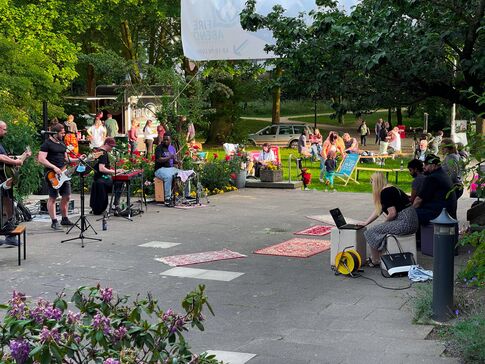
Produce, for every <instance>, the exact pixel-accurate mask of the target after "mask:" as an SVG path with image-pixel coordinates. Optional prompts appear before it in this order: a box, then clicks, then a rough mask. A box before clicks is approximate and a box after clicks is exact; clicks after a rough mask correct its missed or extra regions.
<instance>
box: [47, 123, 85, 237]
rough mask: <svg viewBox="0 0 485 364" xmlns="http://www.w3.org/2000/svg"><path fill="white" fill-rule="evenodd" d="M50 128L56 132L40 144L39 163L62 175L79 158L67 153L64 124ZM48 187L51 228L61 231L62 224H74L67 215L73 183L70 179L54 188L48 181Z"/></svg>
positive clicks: (48, 169)
mask: <svg viewBox="0 0 485 364" xmlns="http://www.w3.org/2000/svg"><path fill="white" fill-rule="evenodd" d="M50 130H51V131H53V132H55V133H56V134H54V135H49V138H47V139H46V140H45V141H44V143H43V144H42V145H41V146H40V152H39V156H38V158H37V159H38V161H39V163H40V164H42V165H43V166H44V167H45V168H46V169H47V172H48V171H50V170H52V171H54V172H55V173H56V174H57V175H60V174H62V170H63V168H64V167H65V166H66V164H69V163H71V162H77V161H78V158H70V157H69V156H68V154H67V147H66V145H65V144H64V137H65V136H66V131H65V129H64V125H62V124H60V123H57V124H54V125H52V126H51V129H50ZM48 187H49V200H48V201H47V211H49V216H50V218H51V219H52V224H51V228H52V229H53V230H56V231H61V230H63V228H62V226H61V225H63V226H70V225H73V223H72V222H71V221H70V220H69V218H68V217H67V207H68V204H69V200H70V198H71V183H70V181H65V182H64V183H63V184H62V186H61V187H60V188H59V189H58V190H56V189H55V188H53V187H52V185H51V184H50V183H48ZM59 194H60V195H61V206H60V208H61V215H62V219H61V223H60V224H59V222H58V221H57V216H56V199H57V197H58V195H59Z"/></svg>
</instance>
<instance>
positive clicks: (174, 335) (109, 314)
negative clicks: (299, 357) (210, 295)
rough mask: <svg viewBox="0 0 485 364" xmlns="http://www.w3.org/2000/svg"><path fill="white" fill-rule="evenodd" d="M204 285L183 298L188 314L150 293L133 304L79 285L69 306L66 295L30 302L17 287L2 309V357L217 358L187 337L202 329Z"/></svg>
mask: <svg viewBox="0 0 485 364" xmlns="http://www.w3.org/2000/svg"><path fill="white" fill-rule="evenodd" d="M204 289H205V287H204V286H203V285H199V286H198V287H197V289H196V290H194V291H193V292H190V293H189V294H188V295H187V296H186V297H185V299H184V300H183V301H182V307H183V309H184V310H185V314H179V313H176V312H174V311H173V310H172V309H168V310H166V311H162V310H161V309H160V308H159V307H158V303H157V301H156V300H154V299H153V297H152V296H151V295H150V294H149V295H148V296H147V298H145V299H141V300H140V299H138V298H137V299H136V300H135V301H134V302H132V303H131V304H130V303H128V297H127V296H125V297H119V296H115V295H114V293H113V290H112V289H111V288H101V287H99V285H98V286H97V287H80V288H79V289H78V290H77V291H76V292H75V293H74V295H73V297H72V299H71V301H72V302H73V303H74V305H75V307H76V308H77V310H76V312H74V311H71V310H68V304H67V302H66V301H65V300H64V298H63V296H64V294H59V295H58V297H57V298H56V299H55V300H54V302H52V303H50V302H48V301H46V300H43V299H39V300H38V301H37V303H36V304H32V303H31V302H28V301H27V298H26V296H25V295H24V294H22V293H19V292H15V291H14V292H13V295H12V298H11V299H10V300H9V301H8V303H7V304H6V305H1V306H0V309H2V310H4V311H6V313H5V317H4V319H3V322H2V323H1V324H0V330H1V336H0V361H1V362H2V363H6V364H10V363H17V364H24V363H25V364H27V363H42V364H43V363H91V362H92V363H103V364H120V363H193V364H195V363H200V364H202V363H206V364H208V363H218V362H217V360H216V359H215V357H214V356H208V355H206V354H202V355H200V356H197V355H195V354H193V353H192V352H191V351H190V350H189V347H188V345H187V342H186V341H185V339H184V337H183V333H184V332H186V331H188V329H189V326H190V327H194V326H195V327H197V328H198V329H199V330H201V331H202V330H204V327H203V325H202V322H203V321H204V317H203V315H202V309H203V307H204V306H207V308H208V309H209V311H210V312H211V313H212V309H211V308H210V306H209V304H208V303H207V297H206V296H205V294H204Z"/></svg>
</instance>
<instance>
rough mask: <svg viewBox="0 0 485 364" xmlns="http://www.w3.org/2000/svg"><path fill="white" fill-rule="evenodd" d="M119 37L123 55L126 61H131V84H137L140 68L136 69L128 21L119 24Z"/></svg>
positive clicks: (136, 61)
mask: <svg viewBox="0 0 485 364" xmlns="http://www.w3.org/2000/svg"><path fill="white" fill-rule="evenodd" d="M121 37H122V40H123V45H124V47H123V54H124V56H125V58H126V59H127V60H129V61H132V69H131V72H130V76H131V81H132V82H133V83H139V82H140V80H141V77H140V68H139V67H138V57H137V54H136V50H135V48H134V46H133V40H132V37H131V30H130V26H129V24H128V20H123V21H122V22H121Z"/></svg>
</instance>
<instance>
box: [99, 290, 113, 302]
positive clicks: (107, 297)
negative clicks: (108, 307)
mask: <svg viewBox="0 0 485 364" xmlns="http://www.w3.org/2000/svg"><path fill="white" fill-rule="evenodd" d="M99 293H100V294H101V299H102V300H103V301H104V302H106V303H108V302H110V301H111V299H112V298H113V288H103V289H101V291H100V292H99Z"/></svg>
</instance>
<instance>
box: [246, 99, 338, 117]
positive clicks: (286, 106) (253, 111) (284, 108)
mask: <svg viewBox="0 0 485 364" xmlns="http://www.w3.org/2000/svg"><path fill="white" fill-rule="evenodd" d="M272 108H273V104H272V101H271V99H269V100H265V101H251V102H248V104H247V106H246V109H244V108H242V113H243V115H244V116H256V117H261V118H270V117H271V111H272ZM313 108H314V105H313V101H312V100H281V115H282V116H290V115H310V114H313V113H314V109H313ZM326 112H332V109H331V108H330V107H329V106H328V104H327V103H325V102H323V101H318V102H317V113H326Z"/></svg>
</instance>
